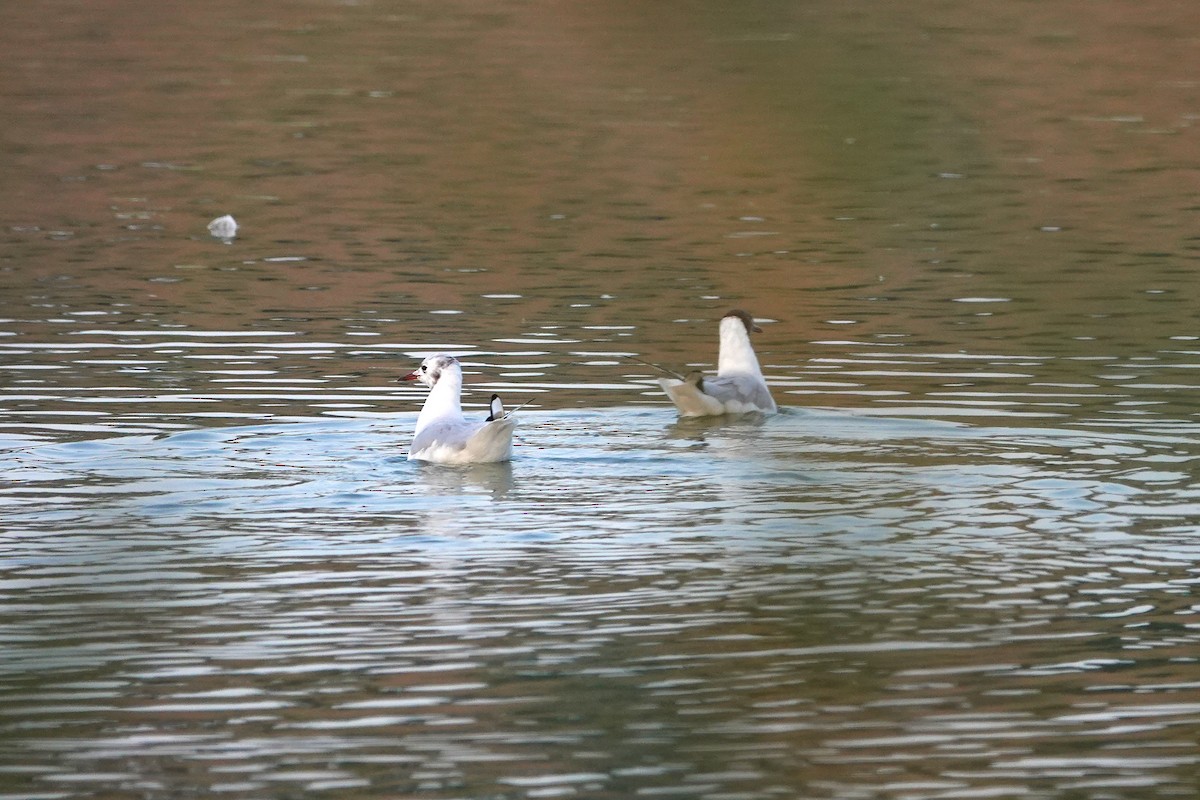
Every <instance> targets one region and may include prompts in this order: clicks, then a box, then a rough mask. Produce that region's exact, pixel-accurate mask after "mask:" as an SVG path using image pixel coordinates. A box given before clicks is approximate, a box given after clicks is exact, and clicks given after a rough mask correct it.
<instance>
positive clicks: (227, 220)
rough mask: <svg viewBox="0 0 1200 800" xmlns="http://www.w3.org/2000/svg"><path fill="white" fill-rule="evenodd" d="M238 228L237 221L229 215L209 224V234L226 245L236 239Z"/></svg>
mask: <svg viewBox="0 0 1200 800" xmlns="http://www.w3.org/2000/svg"><path fill="white" fill-rule="evenodd" d="M237 228H238V226H237V220H236V219H234V218H233V217H232V216H230V215H229V214H226V215H225V216H223V217H217V218H216V219H214V220H213V221H212V222H210V223H208V232H209V233H211V234H212V235H213V236H215V237H216V238H218V239H220V240H222V241H224V242H225V243H226V244H228V243H229V242H231V241H233V239H234V237H236V236H237Z"/></svg>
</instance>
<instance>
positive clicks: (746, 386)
mask: <svg viewBox="0 0 1200 800" xmlns="http://www.w3.org/2000/svg"><path fill="white" fill-rule="evenodd" d="M761 330H762V329H761V328H759V327H758V326H757V325H755V324H754V318H753V317H751V316H750V315H749V314H747V313H746V312H745V311H741V310H738V309H735V310H733V311H730V312H729V313H728V314H726V315H725V316H724V317H722V318H721V327H720V334H721V338H720V347H719V349H718V351H717V374H716V376H715V377H712V376H709V377H705V376H703V375H701V374H700V373H699V372H692V373H690V374H689V375H688V376H687V377H686V378H684V379H683V380H673V379H670V378H663V379H662V380H660V381H659V384H660V385H661V386H662V387H663V389H664V390H665V391H666V393H667V396H668V397H670V398H671V401H672V402H674V403H675V407H676V408H677V409H679V414H680V415H681V416H684V417H707V416H715V415H719V414H748V413H750V412H753V411H758V412H761V413H766V414H772V413H774V412H775V410H776V407H775V400H774V399H772V397H771V390H770V389H768V388H767V382H766V381H764V380H763V374H762V369H761V368H760V367H759V366H758V359H757V358H756V357H755V355H754V348H753V347H751V346H750V333H751V331H753V332H755V333H761Z"/></svg>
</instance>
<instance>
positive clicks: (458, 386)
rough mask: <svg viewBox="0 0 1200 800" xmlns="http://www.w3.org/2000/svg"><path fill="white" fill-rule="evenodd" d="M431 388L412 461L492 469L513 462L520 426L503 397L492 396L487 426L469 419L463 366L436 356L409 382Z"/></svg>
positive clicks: (415, 435)
mask: <svg viewBox="0 0 1200 800" xmlns="http://www.w3.org/2000/svg"><path fill="white" fill-rule="evenodd" d="M404 380H406V381H420V382H421V383H423V384H425V385H426V386H428V387H429V396H428V397H426V398H425V405H423V406H421V414H420V416H418V417H417V428H416V430H415V431H414V432H413V441H412V447H411V448H409V452H408V460H409V461H432V462H433V463H435V464H487V463H492V462H496V461H508V460H509V459H511V458H512V436H513V428H515V427H517V421H516V419H514V418H513V416H512V415H511V414H505V413H504V405H503V404H502V403H501V402H500V397H499V396H498V395H492V400H491V403H490V405H489V409H488V410H489V412H490V413H489V414H488V418H487V419H486V420H482V421H480V422H472V421H470V420H468V419H466V418H464V417H463V413H462V401H461V400H460V396H461V395H462V366H461V365H459V363H458V359H456V358H454V357H453V356H448V355H444V354H443V355H436V356H430V357H429V358H427V359H425V360H424V361H422V362H421V366H420V367H419V368H418V369H416V370H413V371H412V372H410V373H409V374H408V375H405V376H404Z"/></svg>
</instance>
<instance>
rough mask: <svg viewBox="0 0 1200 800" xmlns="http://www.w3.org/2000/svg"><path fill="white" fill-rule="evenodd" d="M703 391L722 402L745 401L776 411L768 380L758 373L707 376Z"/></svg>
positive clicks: (702, 385) (751, 404)
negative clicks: (717, 376) (716, 376)
mask: <svg viewBox="0 0 1200 800" xmlns="http://www.w3.org/2000/svg"><path fill="white" fill-rule="evenodd" d="M700 389H701V391H703V392H704V393H705V394H706V395H709V396H710V397H715V398H716V399H718V400H720V401H721V402H722V403H731V402H734V403H743V404H745V405H748V406H754V407H756V408H759V409H761V410H763V411H774V410H775V400H774V399H773V398H772V397H771V390H770V389H768V388H767V384H766V381H764V380H763V379H762V378H760V377H759V376H757V375H726V376H724V377H719V378H709V377H705V378H704V381H703V383H702V384H701V385H700Z"/></svg>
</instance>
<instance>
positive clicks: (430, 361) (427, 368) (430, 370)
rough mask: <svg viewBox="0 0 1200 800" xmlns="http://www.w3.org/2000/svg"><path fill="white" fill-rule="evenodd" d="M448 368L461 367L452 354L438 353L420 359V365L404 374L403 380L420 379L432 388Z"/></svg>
mask: <svg viewBox="0 0 1200 800" xmlns="http://www.w3.org/2000/svg"><path fill="white" fill-rule="evenodd" d="M448 369H461V367H459V365H458V359H457V358H455V357H454V356H448V355H446V354H444V353H439V354H438V355H436V356H430V357H429V358H427V359H425V360H424V361H422V362H421V366H419V367H417V368H416V369H414V370H413V371H412V372H410V373H408V374H407V375H405V376H404V380H406V381H420V382H421V383H423V384H425V385H426V386H428V387H429V388H430V389H432V388H433V387H434V385H435V384H436V383H437V382H438V380H440V379H441V377H442V375H443V373H445V372H446V370H448Z"/></svg>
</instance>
